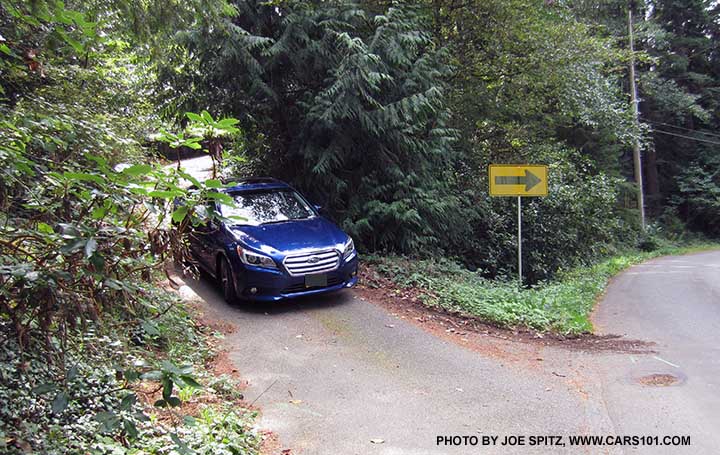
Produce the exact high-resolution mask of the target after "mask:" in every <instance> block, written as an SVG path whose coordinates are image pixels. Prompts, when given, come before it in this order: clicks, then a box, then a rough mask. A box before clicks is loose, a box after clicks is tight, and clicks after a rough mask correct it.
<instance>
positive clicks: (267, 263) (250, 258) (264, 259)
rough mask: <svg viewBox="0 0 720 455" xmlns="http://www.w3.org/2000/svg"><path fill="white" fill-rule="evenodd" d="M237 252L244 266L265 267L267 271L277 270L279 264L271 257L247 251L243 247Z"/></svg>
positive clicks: (239, 247)
mask: <svg viewBox="0 0 720 455" xmlns="http://www.w3.org/2000/svg"><path fill="white" fill-rule="evenodd" d="M237 252H238V256H240V261H242V263H243V264H247V265H252V266H255V267H265V268H266V269H277V264H275V261H273V260H272V258H271V257H269V256H265V255H264V254H259V253H255V252H252V251H249V250H246V249H244V248H243V247H241V246H238V247H237Z"/></svg>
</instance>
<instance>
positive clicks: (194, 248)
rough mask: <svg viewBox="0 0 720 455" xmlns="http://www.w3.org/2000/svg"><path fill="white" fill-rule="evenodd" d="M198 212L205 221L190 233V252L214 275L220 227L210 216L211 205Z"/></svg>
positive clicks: (198, 209)
mask: <svg viewBox="0 0 720 455" xmlns="http://www.w3.org/2000/svg"><path fill="white" fill-rule="evenodd" d="M196 210H197V213H198V216H199V217H200V218H201V219H203V221H202V222H200V223H199V224H198V225H197V226H194V227H193V229H192V230H191V231H190V235H189V240H190V251H191V253H192V255H193V257H194V258H195V260H197V261H198V262H199V263H200V265H201V266H202V267H203V268H204V269H206V270H208V271H210V272H211V273H213V274H214V273H215V262H214V252H215V244H216V242H217V241H216V240H215V239H214V237H217V236H218V235H219V226H218V223H217V222H216V221H214V220H213V219H212V217H211V216H210V214H211V212H210V211H211V210H212V209H211V208H210V206H209V205H204V206H202V207H198V208H197V209H196Z"/></svg>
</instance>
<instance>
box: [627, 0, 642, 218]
mask: <svg viewBox="0 0 720 455" xmlns="http://www.w3.org/2000/svg"><path fill="white" fill-rule="evenodd" d="M633 5H634V2H633V1H632V0H631V1H630V4H629V6H628V38H629V41H630V101H631V103H632V112H633V117H634V119H635V125H636V126H637V127H638V133H639V132H640V109H639V108H638V99H637V86H636V85H635V48H634V47H635V43H634V38H633V16H632V10H633ZM640 158H641V157H640V138H639V137H636V138H635V141H634V142H633V163H634V164H635V184H636V185H637V187H638V188H637V203H638V209H640V226H641V227H642V230H643V231H644V230H645V196H644V194H643V176H642V160H641V159H640Z"/></svg>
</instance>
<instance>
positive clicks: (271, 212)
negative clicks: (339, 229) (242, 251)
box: [220, 190, 315, 226]
mask: <svg viewBox="0 0 720 455" xmlns="http://www.w3.org/2000/svg"><path fill="white" fill-rule="evenodd" d="M230 196H231V197H232V198H233V200H234V201H235V207H231V206H228V205H221V206H220V210H221V212H222V215H223V216H225V217H227V218H232V217H238V220H239V221H237V224H249V225H253V226H257V225H260V224H267V223H279V222H283V221H289V220H301V219H306V218H311V217H313V216H315V212H314V211H313V210H312V208H311V207H310V206H309V205H308V204H307V203H306V202H305V200H304V199H303V198H302V197H301V196H300V195H299V194H298V193H296V192H295V191H293V190H269V191H252V192H237V193H230Z"/></svg>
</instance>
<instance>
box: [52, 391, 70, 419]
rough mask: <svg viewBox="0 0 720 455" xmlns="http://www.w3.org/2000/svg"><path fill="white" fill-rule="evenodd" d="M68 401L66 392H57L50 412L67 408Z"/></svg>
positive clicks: (57, 411)
mask: <svg viewBox="0 0 720 455" xmlns="http://www.w3.org/2000/svg"><path fill="white" fill-rule="evenodd" d="M68 402H69V399H68V396H67V393H65V392H64V391H63V392H60V393H58V394H57V395H56V396H55V399H54V400H53V402H52V412H53V413H54V414H60V413H61V412H63V411H64V410H65V409H66V408H67V406H68Z"/></svg>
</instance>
